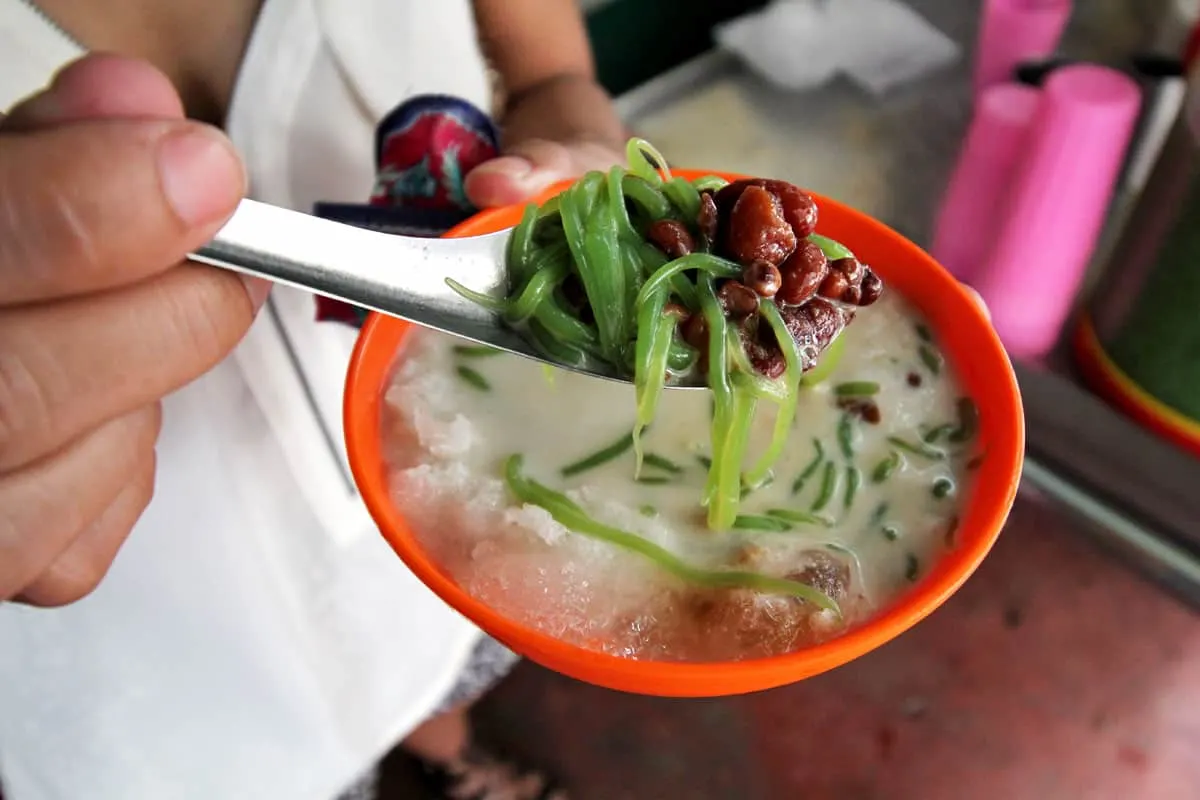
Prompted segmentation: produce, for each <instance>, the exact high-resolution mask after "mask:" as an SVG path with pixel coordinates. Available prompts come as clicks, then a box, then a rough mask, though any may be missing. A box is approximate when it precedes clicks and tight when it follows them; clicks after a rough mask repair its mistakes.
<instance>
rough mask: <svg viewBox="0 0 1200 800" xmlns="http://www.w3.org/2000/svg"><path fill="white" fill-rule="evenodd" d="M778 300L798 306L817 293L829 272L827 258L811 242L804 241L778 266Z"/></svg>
mask: <svg viewBox="0 0 1200 800" xmlns="http://www.w3.org/2000/svg"><path fill="white" fill-rule="evenodd" d="M779 271H780V275H781V281H780V288H779V294H778V295H777V296H776V297H777V299H778V300H779V301H780V302H783V303H787V304H789V305H794V306H798V305H800V304H801V303H803V302H805V301H807V300H808V299H809V298H810V297H812V296H813V295H814V294H816V293H817V288H818V287H819V286H820V285H821V282H822V281H824V280H825V276H826V275H828V274H829V259H828V258H826V257H825V252H824V251H823V250H822V249H821V248H820V247H817V246H816V245H815V244H813V243H812V242H808V241H804V242H801V243H800V246H799V247H797V248H796V252H794V253H792V255H791V257H790V258H788V260H787V261H785V262H784V263H783V266H782V267H781V268H780V270H779Z"/></svg>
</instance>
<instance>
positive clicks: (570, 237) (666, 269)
mask: <svg viewBox="0 0 1200 800" xmlns="http://www.w3.org/2000/svg"><path fill="white" fill-rule="evenodd" d="M626 158H627V161H628V164H629V167H628V168H627V169H626V168H623V167H613V168H612V169H611V170H609V171H608V172H607V173H601V172H591V173H588V174H587V175H585V176H584V177H583V178H581V179H580V180H579V181H577V182H576V183H574V184H573V185H572V186H571V187H569V188H568V189H566V190H565V191H564V192H562V193H561V194H560V195H558V196H557V197H556V198H554V199H553V200H552V201H550V202H547V203H545V204H544V205H543V206H542V207H541V208H538V207H537V206H535V205H530V206H528V207H527V208H526V210H525V213H524V215H523V217H522V219H521V222H520V223H519V224H518V225H517V227H516V228H515V229H514V230H513V233H512V235H511V237H510V239H509V243H508V250H507V262H508V272H509V275H510V287H509V288H510V292H509V295H508V296H507V297H506V298H503V299H497V298H494V297H491V296H484V295H480V294H478V293H476V292H472V291H471V290H470V289H468V288H466V287H463V286H460V285H458V284H456V283H451V286H452V287H453V288H455V289H456V290H457V291H459V292H460V293H462V294H463V295H464V296H466V297H468V298H470V299H472V300H475V301H477V302H479V303H481V304H483V305H485V306H487V307H488V308H491V309H494V310H495V311H497V312H498V313H500V314H501V315H502V316H503V317H504V319H505V320H506V321H507V322H508V324H510V325H512V326H513V327H515V328H517V329H518V330H520V331H523V332H525V333H526V334H527V335H528V336H529V338H530V340H531V341H532V342H534V343H535V344H536V345H537V346H539V347H540V348H541V349H542V350H543V351H544V352H545V353H546V354H547V355H548V356H550V357H552V358H555V359H558V360H561V361H564V362H566V363H569V364H576V365H587V364H589V363H590V364H598V363H599V364H607V365H609V366H615V367H617V368H618V369H621V370H626V369H628V370H630V371H631V372H632V378H633V384H634V394H635V405H636V414H635V423H634V426H633V430H632V433H631V436H630V437H629V438H628V439H622V440H620V441H618V442H616V443H614V444H613V445H612V446H611V447H610V448H606V449H605V450H602V451H600V452H598V453H597V454H595V455H594V456H591V457H589V458H585V459H583V460H582V461H581V462H579V463H577V464H574V465H570V466H569V467H567V468H565V469H564V470H563V474H564V476H565V477H571V476H573V475H577V474H580V473H582V472H585V471H587V470H588V469H591V468H593V467H594V466H597V465H598V464H601V463H605V462H606V461H608V460H611V459H612V458H616V457H618V456H620V455H622V454H623V453H624V452H625V450H626V449H632V450H633V454H634V469H633V472H634V478H635V479H642V478H644V477H648V479H649V481H650V482H655V481H657V480H658V476H644V475H643V470H644V469H645V468H647V467H649V468H653V469H655V470H657V471H658V472H659V473H660V475H661V472H663V471H666V472H671V473H674V472H676V471H677V470H672V469H670V467H667V466H664V464H663V463H662V461H661V459H660V457H657V456H655V457H653V458H651V459H649V460H647V454H646V453H645V452H644V451H643V448H642V443H641V438H642V433H643V432H644V431H645V430H646V428H647V426H649V425H650V423H651V422H652V421H653V419H654V416H655V414H656V412H657V410H658V405H659V402H660V400H661V398H662V393H663V390H664V388H665V387H666V385H667V383H668V382H669V381H670V380H672V379H673V378H676V377H682V376H684V375H685V374H686V373H687V372H688V371H690V370H691V369H693V368H694V365H695V364H696V363H697V362H698V361H699V360H700V353H698V352H697V351H696V350H695V349H694V348H692V347H691V346H690V345H688V344H687V343H686V342H685V341H684V340H683V339H682V337H681V335H680V332H679V330H678V327H679V321H680V318H679V315H678V314H677V310H676V309H675V307H676V306H682V307H683V308H684V309H686V311H687V313H688V314H698V315H701V316H702V317H703V318H704V320H705V322H706V323H707V326H708V331H709V345H708V353H707V354H706V355H707V364H708V372H707V381H708V385H709V388H710V390H711V391H712V394H713V415H712V424H711V431H710V441H711V453H712V455H711V457H710V458H711V465H710V466H708V477H707V481H706V483H705V487H704V491H703V495H702V498H701V501H702V504H703V505H704V506H705V507H706V509H707V512H706V513H707V524H708V527H709V528H711V529H713V530H717V531H728V530H731V529H733V528H734V523H735V521H736V520H737V519H738V509H739V505H740V503H741V500H742V498H743V495H744V491H743V488H744V487H746V486H750V487H757V486H761V485H762V484H763V482H764V481H765V480H766V479H767V478H768V476H769V475H770V474H771V468H772V467H773V466H774V465H775V463H776V462H777V461H778V460H779V458H780V456H781V455H782V453H783V450H784V447H786V445H787V443H788V439H789V437H790V435H791V431H792V428H793V422H794V420H795V417H796V409H797V404H798V401H799V394H800V391H801V388H802V386H811V385H813V384H814V383H817V382H819V381H821V380H824V379H825V378H826V377H828V375H829V374H830V372H831V371H832V370H833V369H834V368H835V367H836V365H837V362H838V360H839V358H840V357H841V353H842V349H843V339H842V338H841V337H840V336H838V337H836V338H835V339H834V340H833V342H832V343H831V344H830V345H829V347H827V348H826V350H825V352H824V354H823V355H822V357H821V359H820V360H819V361H818V364H817V365H816V366H815V367H814V368H813V369H811V370H809V371H808V372H807V373H805V372H804V369H803V365H804V359H803V357H802V355H801V352H800V349H799V347H798V346H797V344H796V342H795V341H794V340H793V339H792V337H791V335H790V334H789V333H788V331H787V327H786V325H785V324H784V320H783V318H782V316H781V315H780V313H779V309H778V308H776V306H775V304H774V302H773V301H771V300H769V299H762V300H761V302H760V309H759V313H760V315H761V324H764V325H766V326H768V327H769V329H770V330H771V332H772V334H773V335H774V337H775V339H776V341H777V342H778V343H779V345H780V349H781V350H782V354H783V358H784V362H785V369H784V372H783V375H782V376H781V377H779V378H777V379H774V380H771V379H767V378H765V377H764V376H762V375H761V374H759V373H758V372H757V371H755V370H754V369H753V367H752V366H751V364H750V360H749V357H748V356H747V355H746V353H745V352H744V348H743V345H742V342H741V339H740V337H739V336H738V335H736V334H735V332H734V331H733V330H732V329H731V327H730V326H729V324H728V321H727V319H726V317H725V313H724V311H723V310H722V308H721V305H720V303H719V302H718V300H717V296H716V280H718V279H722V278H734V277H739V276H740V275H741V274H742V268H741V266H740V265H739V264H736V263H734V262H732V261H728V260H726V259H724V258H721V257H719V256H717V255H714V254H712V253H709V252H704V251H703V250H702V249H701V250H698V251H696V252H693V253H691V254H688V255H685V256H683V257H681V258H677V259H673V260H671V259H668V258H667V256H666V255H664V254H663V253H662V251H660V250H659V249H658V248H656V247H654V246H653V245H651V244H650V243H649V242H648V241H647V238H646V235H645V234H646V231H647V229H648V228H649V227H650V225H652V224H653V223H655V222H658V221H661V220H665V219H669V220H676V221H679V222H682V223H684V224H685V225H687V226H688V227H689V228H690V229H692V230H696V228H697V217H698V214H699V211H700V205H701V203H700V200H701V198H700V192H701V191H712V190H717V189H719V188H721V186H723V185H724V184H725V182H724V181H723V180H721V179H720V178H716V177H714V176H706V177H703V178H700V179H698V180H696V181H694V182H689V181H687V180H685V179H683V178H680V177H677V176H674V175H672V174H671V171H670V169H669V167H668V166H667V163H666V160H665V159H664V158H663V157H662V154H661V153H659V152H658V151H657V150H656V149H655V148H654V147H653V146H652V145H651V144H649V143H648V142H646V141H644V140H642V139H631V140H630V141H629V144H628V147H627V149H626ZM810 238H811V241H812V242H814V243H815V244H817V246H819V247H820V248H821V249H822V250H823V251H824V252H825V253H826V255H827V256H828V257H829V258H830V259H838V258H849V257H852V256H853V253H852V252H851V251H850V250H849V249H847V248H846V247H845V246H844V245H842V244H840V243H838V242H835V241H833V240H832V239H829V238H827V237H824V236H819V235H816V234H813V235H812V236H811V237H810ZM568 281H574V282H575V283H576V284H577V285H578V286H580V287H582V290H583V292H582V293H583V295H584V296H585V298H586V300H585V302H584V304H583V305H580V304H579V300H578V297H577V295H578V293H576V299H575V300H572V299H571V297H570V296H569V293H568V292H567V291H566V285H567V283H568ZM589 308H590V309H601V310H602V311H600V312H598V313H590V314H589V313H586V312H587V310H588V309H589ZM850 388H852V389H856V390H857V391H862V392H869V391H870V389H871V387H870V386H858V387H850ZM760 403H769V404H772V405H774V406H775V407H776V408H775V426H774V429H773V431H772V437H771V440H770V442H769V444H768V445H767V447H766V448H765V450H764V451H763V452H762V453H760V454H759V455H758V457H757V460H755V461H753V462H752V463H750V464H747V463H746V462H747V460H748V458H749V456H750V454H749V452H748V450H749V434H750V428H751V423H752V421H753V419H754V416H755V414H756V413H757V411H758V406H759V404H760ZM850 434H851V432H849V431H844V432H843V437H846V436H849V435H850ZM847 444H848V442H847V441H846V440H845V438H843V441H842V446H843V449H845V448H846V446H847ZM671 466H675V465H671ZM814 469H815V468H814ZM643 482H645V481H643Z"/></svg>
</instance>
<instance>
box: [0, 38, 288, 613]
mask: <svg viewBox="0 0 1200 800" xmlns="http://www.w3.org/2000/svg"><path fill="white" fill-rule="evenodd" d="M244 187H245V178H244V172H243V169H242V166H241V163H240V161H239V160H238V158H237V156H236V154H235V153H234V152H233V149H232V146H231V145H230V143H229V142H228V140H226V139H225V137H224V136H222V135H221V134H220V133H219V132H218V131H216V130H214V129H212V128H209V127H207V126H204V125H200V124H197V123H193V122H188V121H185V120H184V118H183V107H182V105H181V103H180V100H179V98H178V96H177V94H176V93H175V90H174V89H173V87H172V86H171V84H170V83H169V82H168V80H167V79H166V78H165V77H164V76H163V75H162V74H160V73H159V72H157V71H156V70H154V69H153V68H151V67H150V66H149V65H147V64H144V63H141V62H137V61H132V60H129V59H124V58H118V57H115V56H90V57H87V58H85V59H82V60H81V61H78V62H75V63H74V64H72V65H70V66H68V67H67V68H66V69H65V70H64V71H63V72H61V73H60V74H59V75H58V76H57V77H56V79H55V80H54V82H53V83H52V84H51V86H49V87H48V88H47V89H46V90H45V91H44V92H42V93H40V94H38V95H36V96H34V97H33V98H31V99H29V100H26V101H24V102H23V103H21V104H19V105H18V106H16V107H14V108H13V109H12V110H11V111H10V113H9V115H8V117H7V118H3V116H2V115H0V601H3V600H8V599H17V600H20V601H23V602H27V603H30V604H33V605H46V606H50V605H62V604H65V603H69V602H73V601H74V600H77V599H79V598H81V597H83V596H84V595H86V594H87V593H89V592H90V591H91V590H92V589H93V588H94V587H95V586H96V585H97V584H98V583H99V581H100V580H101V578H102V577H103V576H104V574H105V572H106V571H107V569H108V566H109V564H110V563H111V562H112V559H113V558H114V557H115V555H116V553H117V550H118V548H119V547H120V546H121V544H122V543H123V542H124V540H125V538H126V536H127V535H128V534H129V531H130V530H131V528H132V527H133V525H134V523H135V522H136V521H137V519H138V517H139V516H140V515H141V513H142V511H143V510H144V509H145V507H146V505H147V503H148V502H149V501H150V498H151V495H152V494H153V490H154V473H155V440H156V439H157V436H158V431H159V424H160V419H161V408H160V403H159V401H160V399H161V398H162V397H164V396H165V395H166V394H168V393H170V392H172V391H173V390H175V389H178V388H180V387H181V386H183V385H185V384H187V383H188V382H190V381H192V380H193V379H195V378H196V377H197V376H199V375H201V374H202V373H204V372H205V371H206V370H208V369H209V368H211V367H212V366H213V365H215V364H216V363H217V362H218V361H220V360H221V359H222V358H223V357H224V356H225V354H226V353H228V352H229V350H230V349H231V348H232V347H233V346H234V345H235V344H236V343H237V342H238V341H239V340H240V339H241V337H242V335H243V333H244V332H245V331H246V329H247V328H248V326H249V325H250V323H251V321H252V320H253V317H254V313H255V311H256V309H257V307H258V306H259V305H261V303H262V301H263V300H264V299H265V297H266V284H262V283H258V282H243V281H242V280H241V279H239V278H238V277H237V276H235V275H234V274H233V273H230V272H224V271H218V270H214V269H210V268H206V267H200V266H197V265H185V264H182V263H181V262H182V261H183V259H184V258H185V256H186V255H187V253H188V252H190V251H191V250H193V249H195V248H196V247H198V246H199V245H201V244H203V243H204V242H205V241H207V240H208V239H210V238H211V237H212V235H213V234H214V233H215V232H216V231H217V229H218V228H219V227H220V225H221V224H222V223H223V222H224V221H225V220H226V219H227V218H228V217H229V215H230V214H231V213H232V212H233V210H234V208H235V207H236V205H237V202H238V200H239V199H240V198H241V196H242V194H243V191H244Z"/></svg>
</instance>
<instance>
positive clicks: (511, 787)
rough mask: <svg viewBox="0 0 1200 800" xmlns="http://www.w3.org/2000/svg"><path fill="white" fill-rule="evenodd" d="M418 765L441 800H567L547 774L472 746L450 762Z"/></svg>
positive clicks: (565, 795)
mask: <svg viewBox="0 0 1200 800" xmlns="http://www.w3.org/2000/svg"><path fill="white" fill-rule="evenodd" d="M422 766H423V767H424V771H425V779H426V783H427V785H428V787H429V789H430V791H432V792H433V793H434V796H435V797H438V798H444V800H568V797H567V794H566V792H564V791H563V790H562V789H561V788H560V787H559V786H558V785H557V784H555V783H554V782H553V781H552V780H550V779H549V778H548V777H547V776H545V775H543V774H541V773H539V772H535V771H528V770H522V769H521V768H520V767H518V766H517V765H516V764H514V763H511V762H507V761H502V760H501V759H499V758H497V757H495V756H493V755H490V754H488V753H485V752H482V751H480V750H476V749H472V750H470V751H468V752H467V754H466V755H465V756H463V757H462V758H460V759H458V760H457V761H455V762H453V763H451V764H445V765H443V764H426V763H423V764H422Z"/></svg>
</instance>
